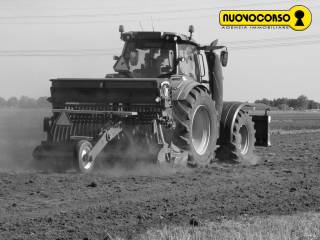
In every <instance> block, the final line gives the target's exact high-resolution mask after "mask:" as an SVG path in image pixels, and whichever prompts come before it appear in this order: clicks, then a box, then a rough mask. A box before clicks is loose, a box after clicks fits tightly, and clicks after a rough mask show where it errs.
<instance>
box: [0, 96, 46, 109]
mask: <svg viewBox="0 0 320 240" xmlns="http://www.w3.org/2000/svg"><path fill="white" fill-rule="evenodd" d="M49 107H51V104H50V103H49V102H48V100H47V97H39V98H37V99H36V98H31V97H27V96H22V97H20V98H17V97H10V98H8V99H5V98H3V97H0V108H49Z"/></svg>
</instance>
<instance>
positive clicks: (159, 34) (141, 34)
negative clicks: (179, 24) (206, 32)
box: [121, 31, 200, 47]
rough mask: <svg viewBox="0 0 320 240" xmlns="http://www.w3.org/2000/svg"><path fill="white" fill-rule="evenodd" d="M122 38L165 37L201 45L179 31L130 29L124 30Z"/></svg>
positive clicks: (154, 38) (153, 38)
mask: <svg viewBox="0 0 320 240" xmlns="http://www.w3.org/2000/svg"><path fill="white" fill-rule="evenodd" d="M121 39H122V40H123V41H129V40H134V39H149V40H156V39H160V40H161V39H164V40H168V41H169V40H174V41H177V42H184V43H189V44H192V45H196V46H197V47H200V45H199V44H198V43H197V42H196V41H195V40H194V39H193V38H191V39H190V38H189V37H188V36H187V35H185V34H178V33H172V32H146V31H143V32H142V31H139V32H133V31H130V32H124V33H123V34H121Z"/></svg>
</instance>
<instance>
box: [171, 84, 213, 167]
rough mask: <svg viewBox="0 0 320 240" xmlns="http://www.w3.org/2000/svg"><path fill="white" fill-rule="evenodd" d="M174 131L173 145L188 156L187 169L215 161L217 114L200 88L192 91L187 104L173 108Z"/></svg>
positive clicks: (181, 103) (183, 102)
mask: <svg viewBox="0 0 320 240" xmlns="http://www.w3.org/2000/svg"><path fill="white" fill-rule="evenodd" d="M173 110H174V119H175V122H176V125H177V126H176V129H175V132H174V136H173V143H174V145H176V146H177V147H179V148H180V149H181V150H184V151H187V152H188V165H189V166H191V167H195V166H207V165H209V164H210V162H211V161H212V160H213V159H214V158H215V150H216V141H217V135H218V132H217V111H216V108H215V103H214V101H213V100H212V99H211V97H210V96H209V94H208V93H207V92H206V91H204V90H202V89H201V88H194V89H192V90H191V92H190V93H189V95H188V96H187V98H186V100H181V101H177V102H176V103H175V105H174V108H173Z"/></svg>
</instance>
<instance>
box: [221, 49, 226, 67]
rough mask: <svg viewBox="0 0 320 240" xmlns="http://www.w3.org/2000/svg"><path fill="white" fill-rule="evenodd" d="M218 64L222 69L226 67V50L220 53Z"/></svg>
mask: <svg viewBox="0 0 320 240" xmlns="http://www.w3.org/2000/svg"><path fill="white" fill-rule="evenodd" d="M220 62H221V65H222V66H223V67H225V66H227V64H228V51H227V50H223V51H221V53H220Z"/></svg>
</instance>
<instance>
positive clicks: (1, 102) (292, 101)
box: [0, 95, 320, 111]
mask: <svg viewBox="0 0 320 240" xmlns="http://www.w3.org/2000/svg"><path fill="white" fill-rule="evenodd" d="M255 103H262V104H266V105H268V106H270V107H274V108H277V109H279V110H284V111H285V110H307V109H320V103H318V102H316V101H314V100H309V99H308V98H307V97H306V96H305V95H300V96H299V97H297V98H284V97H283V98H277V99H273V100H269V99H267V98H263V99H261V100H256V101H255ZM50 107H51V104H50V103H49V102H48V100H47V97H39V98H37V99H35V98H31V97H27V96H22V97H20V98H17V97H10V98H8V99H7V100H6V99H4V98H3V97H0V108H50Z"/></svg>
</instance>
